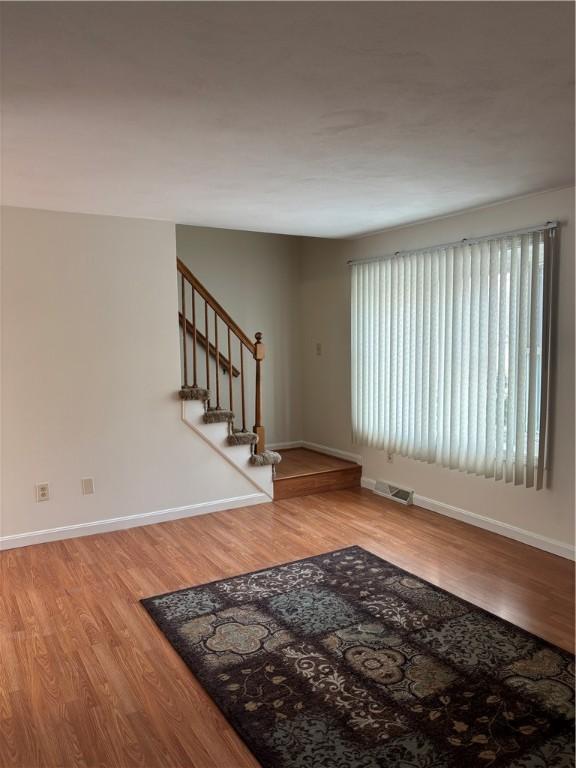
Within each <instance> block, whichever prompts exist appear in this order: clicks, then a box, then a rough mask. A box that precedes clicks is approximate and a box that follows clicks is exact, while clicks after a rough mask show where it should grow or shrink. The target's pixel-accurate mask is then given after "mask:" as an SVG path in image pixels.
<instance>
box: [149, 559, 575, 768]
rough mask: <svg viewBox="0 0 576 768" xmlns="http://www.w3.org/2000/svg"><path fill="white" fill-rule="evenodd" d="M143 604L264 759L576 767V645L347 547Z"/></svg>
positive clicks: (341, 767) (311, 765)
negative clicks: (572, 649)
mask: <svg viewBox="0 0 576 768" xmlns="http://www.w3.org/2000/svg"><path fill="white" fill-rule="evenodd" d="M142 602H143V604H144V606H145V607H146V609H147V610H148V612H149V613H150V615H151V616H152V618H153V619H154V620H155V622H156V623H157V624H158V626H159V627H160V629H161V630H162V631H163V632H164V633H165V635H166V636H167V637H168V639H169V640H170V642H171V643H172V645H173V646H174V648H175V649H176V650H177V651H178V653H179V654H180V655H181V656H182V658H183V659H184V661H185V662H186V664H187V665H188V666H189V668H190V669H191V670H192V672H193V673H194V674H195V675H196V676H197V677H198V679H199V680H200V681H201V682H202V685H203V686H204V687H205V688H206V690H207V691H208V692H209V693H210V695H211V696H212V698H213V699H214V700H215V701H216V703H217V704H218V706H219V707H220V709H221V710H222V711H223V712H224V714H225V715H226V717H227V718H228V720H229V721H230V722H231V723H232V724H233V726H234V727H235V728H236V730H237V731H238V733H239V734H240V735H241V736H242V738H243V739H244V741H245V742H246V744H247V745H248V747H249V748H250V749H251V750H252V752H253V753H254V755H255V756H256V757H257V758H258V760H259V761H260V762H261V764H262V765H263V766H265V767H266V768H477V767H478V766H482V767H483V768H498V767H500V766H501V767H502V768H503V767H504V766H506V767H507V768H574V724H573V723H574V657H573V656H571V655H570V654H568V653H566V652H565V651H562V650H560V649H559V648H556V647H554V646H551V645H549V644H548V643H546V642H544V641H543V640H540V639H538V638H537V637H534V636H533V635H530V634H528V633H527V632H524V631H523V630H521V629H518V628H516V627H514V626H513V625H511V624H508V623H507V622H505V621H503V620H501V619H498V618H495V617H493V616H491V615H490V614H488V613H486V612H484V611H482V610H481V609H479V608H476V607H474V606H472V605H470V604H469V603H466V602H464V601H463V600H460V599H458V598H456V597H454V596H453V595H450V594H448V593H446V592H444V591H442V590H441V589H438V588H437V587H434V586H432V585H431V584H429V583H427V582H425V581H422V580H421V579H419V578H416V577H415V576H412V575H411V574H409V573H406V572H405V571H402V570H400V569H399V568H397V567H396V566H394V565H391V564H390V563H387V562H386V561H384V560H381V559H380V558H378V557H376V556H375V555H372V554H370V553H369V552H367V551H365V550H363V549H361V548H360V547H349V548H347V549H342V550H339V551H337V552H330V553H327V554H325V555H319V556H318V557H311V558H308V559H306V560H301V561H298V562H295V563H290V564H288V565H281V566H278V567H276V568H269V569H266V570H262V571H258V572H256V573H251V574H246V575H243V576H238V577H236V578H231V579H226V580H223V581H218V582H213V583H211V584H206V585H203V586H200V587H192V588H190V589H183V590H180V591H179V592H172V593H170V594H167V595H160V596H157V597H151V598H148V599H146V600H143V601H142ZM222 768H233V767H232V766H223V767H222Z"/></svg>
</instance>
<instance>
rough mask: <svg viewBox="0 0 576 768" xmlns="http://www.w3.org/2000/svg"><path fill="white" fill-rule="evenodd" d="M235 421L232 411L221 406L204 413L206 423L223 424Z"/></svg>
mask: <svg viewBox="0 0 576 768" xmlns="http://www.w3.org/2000/svg"><path fill="white" fill-rule="evenodd" d="M231 421H234V414H233V413H232V411H224V410H222V409H220V408H212V409H210V410H209V411H206V413H205V414H204V424H222V423H230V422H231Z"/></svg>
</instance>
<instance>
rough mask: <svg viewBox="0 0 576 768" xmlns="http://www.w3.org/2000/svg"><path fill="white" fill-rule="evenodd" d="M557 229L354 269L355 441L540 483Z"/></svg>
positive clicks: (466, 243)
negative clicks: (551, 291)
mask: <svg viewBox="0 0 576 768" xmlns="http://www.w3.org/2000/svg"><path fill="white" fill-rule="evenodd" d="M555 242H556V227H555V226H554V225H547V226H546V227H543V228H540V229H534V230H533V231H527V232H521V233H511V234H507V235H501V236H491V237H486V238H483V239H480V240H476V241H473V242H469V241H462V242H461V243H457V244H451V245H446V246H436V247H433V248H430V249H426V250H420V251H415V252H412V253H399V254H395V255H394V256H392V257H390V258H383V259H378V260H373V261H366V262H356V263H354V262H352V424H353V433H354V440H355V442H356V443H360V444H363V445H368V446H372V447H375V448H379V449H383V450H386V451H388V452H390V453H398V454H400V455H403V456H409V457H412V458H414V459H420V460H422V461H427V462H430V463H437V464H440V465H442V466H445V467H450V468H453V469H460V470H464V471H467V472H472V473H475V474H477V475H483V476H485V477H493V478H495V479H503V480H505V481H506V482H514V483H515V484H517V485H519V484H524V485H526V486H528V487H531V486H536V487H537V488H541V487H542V485H543V477H544V465H545V453H546V427H547V414H548V407H547V403H548V390H549V386H548V376H549V349H550V344H549V334H550V299H549V294H550V285H551V277H550V276H551V267H552V256H553V252H554V247H555Z"/></svg>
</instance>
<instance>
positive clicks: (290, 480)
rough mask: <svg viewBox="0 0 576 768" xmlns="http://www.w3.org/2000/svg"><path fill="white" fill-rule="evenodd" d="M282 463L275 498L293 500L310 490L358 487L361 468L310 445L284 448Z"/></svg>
mask: <svg viewBox="0 0 576 768" xmlns="http://www.w3.org/2000/svg"><path fill="white" fill-rule="evenodd" d="M281 454H282V456H283V462H282V464H281V465H280V467H279V468H278V471H277V472H276V476H275V478H274V498H275V499H290V498H292V497H294V496H307V495H308V494H310V493H324V492H326V491H339V490H344V489H347V488H359V487H360V481H361V478H362V467H361V466H360V465H359V464H356V463H355V462H353V461H348V460H345V459H340V458H336V457H334V456H329V455H327V454H323V453H319V452H318V451H312V450H309V449H308V448H292V449H287V450H284V451H281Z"/></svg>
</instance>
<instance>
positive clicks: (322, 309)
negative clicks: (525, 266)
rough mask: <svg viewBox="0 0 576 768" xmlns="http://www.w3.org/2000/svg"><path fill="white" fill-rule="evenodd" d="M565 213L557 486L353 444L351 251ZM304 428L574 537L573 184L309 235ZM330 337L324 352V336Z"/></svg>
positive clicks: (367, 252) (427, 485) (374, 465)
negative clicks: (365, 232)
mask: <svg viewBox="0 0 576 768" xmlns="http://www.w3.org/2000/svg"><path fill="white" fill-rule="evenodd" d="M551 219H558V220H559V221H560V222H562V228H561V233H560V243H561V246H560V258H559V274H558V296H557V307H556V309H557V317H556V328H557V342H556V347H557V352H556V357H555V364H554V370H555V377H556V396H555V403H554V409H553V421H554V434H553V472H552V473H551V478H550V479H551V485H550V488H549V489H547V490H543V491H534V490H532V489H526V488H521V487H513V486H510V485H505V484H503V483H496V482H494V481H492V480H487V479H484V478H477V477H474V476H470V475H466V474H464V473H461V472H457V471H454V470H448V469H443V468H440V467H438V466H434V465H428V464H425V463H421V462H417V461H413V460H411V459H406V458H402V457H399V456H394V459H393V463H392V464H388V463H387V462H386V457H385V455H384V454H383V452H381V451H375V450H373V449H366V448H361V449H360V448H359V447H358V446H353V445H352V441H351V416H350V295H349V269H348V267H347V264H346V260H347V259H354V258H366V257H371V256H379V255H385V254H389V253H393V252H394V251H397V250H401V249H410V248H418V247H421V246H426V245H433V244H435V243H443V242H450V241H453V240H458V239H460V238H462V237H470V236H479V235H483V234H490V233H497V232H502V231H506V230H510V229H516V228H520V227H524V226H530V225H532V224H539V223H542V222H544V221H548V220H551ZM301 290H302V324H303V325H302V327H303V328H304V329H306V332H305V333H303V334H302V345H303V349H304V359H303V384H302V386H303V391H305V392H306V397H305V398H304V400H303V408H304V411H303V424H304V438H305V440H307V441H310V442H314V443H319V444H323V445H326V446H330V447H333V448H337V449H340V450H347V451H353V452H355V453H360V454H361V455H362V458H363V463H364V475H365V476H366V477H368V478H372V479H387V480H390V481H396V482H398V483H399V484H401V485H405V486H407V487H410V488H413V489H415V490H416V492H417V493H418V494H420V495H421V496H424V497H428V498H430V499H433V500H436V501H440V502H443V503H444V504H448V505H452V506H455V507H459V508H461V509H464V510H468V511H471V512H473V513H476V514H478V515H482V516H485V517H488V518H491V519H494V520H496V521H499V522H502V523H506V524H508V525H512V526H516V527H518V528H521V529H523V530H527V531H529V532H532V533H534V534H537V535H538V536H542V537H548V538H551V539H554V540H557V541H560V542H563V543H566V544H571V543H572V542H573V539H574V190H573V189H564V190H559V191H553V192H547V193H543V194H541V195H534V196H530V197H526V198H522V199H517V200H514V201H509V202H506V203H502V204H499V205H494V206H490V207H486V208H482V209H477V210H474V211H469V212H467V213H463V214H460V215H455V216H451V217H447V218H443V219H438V220H435V221H429V222H424V223H421V224H416V225H413V226H410V227H405V228H399V229H394V230H389V231H387V232H383V233H381V234H377V235H373V236H369V237H363V238H357V239H353V240H347V241H342V240H340V241H334V240H319V239H307V240H305V241H304V243H303V248H302V286H301ZM317 341H319V342H321V343H322V346H323V355H322V356H321V357H318V356H316V354H315V344H316V342H317Z"/></svg>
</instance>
